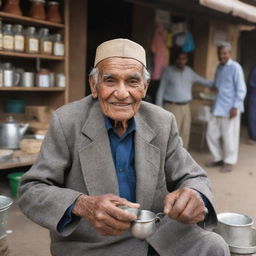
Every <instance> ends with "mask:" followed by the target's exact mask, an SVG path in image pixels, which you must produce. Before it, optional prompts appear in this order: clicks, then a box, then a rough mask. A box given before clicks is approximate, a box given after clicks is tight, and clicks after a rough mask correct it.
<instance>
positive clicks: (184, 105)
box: [156, 52, 213, 149]
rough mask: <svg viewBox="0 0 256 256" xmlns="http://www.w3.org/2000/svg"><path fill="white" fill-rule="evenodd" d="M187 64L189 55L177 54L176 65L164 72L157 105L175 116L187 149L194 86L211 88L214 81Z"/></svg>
mask: <svg viewBox="0 0 256 256" xmlns="http://www.w3.org/2000/svg"><path fill="white" fill-rule="evenodd" d="M187 62H188V55H187V53H184V52H180V53H178V54H177V56H176V62H175V65H173V66H169V67H167V68H166V69H165V70H164V73H163V75H162V78H161V82H160V86H159V89H158V92H157V96H156V104H157V105H159V106H161V107H164V109H166V110H167V111H170V112H172V113H173V114H174V116H175V118H176V121H177V125H178V130H179V133H180V136H181V138H182V140H183V147H184V148H186V149H187V148H188V145H189V137H190V127H191V113H190V105H189V102H190V101H191V100H192V86H193V84H194V83H198V84H202V85H205V86H209V87H210V86H212V85H213V82H212V81H209V80H207V79H204V78H203V77H201V76H199V75H198V74H197V73H195V72H194V71H193V70H192V68H190V67H189V66H187Z"/></svg>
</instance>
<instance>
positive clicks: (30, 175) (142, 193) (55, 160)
mask: <svg viewBox="0 0 256 256" xmlns="http://www.w3.org/2000/svg"><path fill="white" fill-rule="evenodd" d="M135 121H136V126H137V130H136V132H135V167H136V176H137V183H136V200H137V202H138V203H139V204H140V205H141V208H142V209H148V210H151V211H154V212H160V211H162V210H163V200H164V197H165V195H166V194H167V193H168V191H174V190H176V189H178V188H181V187H191V188H193V189H196V190H198V191H200V192H201V193H203V194H204V195H205V196H206V197H207V198H208V199H209V201H210V202H212V192H211V189H210V186H209V182H208V178H207V175H206V173H205V171H203V170H202V169H201V167H200V166H199V165H197V164H196V163H195V161H194V160H193V159H192V157H191V156H190V155H189V153H188V152H187V151H186V150H185V149H184V148H183V147H182V143H181V140H180V137H179V136H178V131H177V127H176V122H175V119H174V117H173V115H172V114H170V113H169V112H167V111H165V110H163V109H161V108H160V107H157V106H155V105H152V104H149V103H145V102H142V104H141V107H140V109H139V111H138V113H137V114H136V115H135ZM82 193H83V194H88V195H91V196H95V195H102V194H107V193H113V194H116V195H119V191H118V183H117V177H116V172H115V166H114V163H113V160H112V155H111V149H110V145H109V138H108V133H107V130H106V127H105V123H104V118H103V114H102V112H101V110H100V106H99V103H98V101H97V100H94V99H93V98H92V97H91V96H88V97H86V98H84V99H82V100H80V101H77V102H73V103H70V104H67V105H65V106H63V107H61V108H59V109H58V110H56V111H55V112H54V113H53V116H52V121H51V126H50V129H49V130H48V133H47V135H46V138H45V140H44V142H43V145H42V148H41V152H40V154H39V157H38V160H37V161H36V163H35V164H34V165H33V166H32V168H31V169H30V170H29V171H28V172H27V173H26V174H25V175H24V176H23V178H22V181H21V185H20V189H19V205H20V208H21V210H22V211H23V212H24V214H25V215H26V216H28V217H29V218H30V219H31V220H33V221H34V222H36V223H38V224H39V225H41V226H43V227H46V228H48V229H49V230H50V235H51V241H52V242H51V252H52V255H54V256H65V255H67V256H72V255H76V256H77V255H81V256H82V255H90V256H94V255H112V256H115V255H122V256H125V255H134V256H142V255H147V247H148V243H147V242H149V243H151V244H153V245H154V242H157V244H161V247H162V249H165V248H164V247H165V246H166V247H167V246H169V245H170V241H169V240H168V241H167V243H166V244H164V242H163V240H161V243H159V241H160V240H159V239H161V237H166V236H168V237H172V236H173V241H175V243H174V245H175V244H176V239H175V237H176V235H177V234H175V232H174V233H173V232H170V231H168V230H169V228H170V227H172V226H170V225H173V227H174V226H175V225H183V224H178V223H177V222H175V221H173V220H170V219H168V218H166V219H164V220H163V221H162V226H164V227H162V228H161V227H160V228H159V232H158V233H157V234H156V235H153V236H152V237H151V238H150V239H148V241H141V240H138V239H135V238H133V237H131V235H130V233H129V231H127V232H125V233H124V234H123V235H121V236H118V237H104V236H101V235H100V234H98V233H97V232H96V231H95V230H94V228H93V227H92V226H91V225H90V224H89V223H88V222H87V221H86V220H85V219H80V218H76V219H75V220H74V221H73V222H72V223H71V224H69V225H68V227H67V228H66V229H65V230H64V232H63V233H61V234H60V233H58V231H57V224H58V222H59V221H60V219H61V218H62V216H63V214H64V213H65V211H66V209H67V208H68V207H69V206H70V205H71V204H72V203H73V202H74V201H75V199H76V198H77V197H78V196H79V195H80V194H82ZM215 223H216V214H215V212H214V216H213V218H212V219H211V220H210V221H209V224H215ZM168 225H169V226H168ZM188 226H189V225H188ZM192 226H193V225H191V227H192ZM198 229H199V227H198ZM173 230H174V228H173ZM178 232H179V231H178ZM174 245H172V246H174Z"/></svg>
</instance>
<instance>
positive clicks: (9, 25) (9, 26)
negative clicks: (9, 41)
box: [4, 24, 12, 28]
mask: <svg viewBox="0 0 256 256" xmlns="http://www.w3.org/2000/svg"><path fill="white" fill-rule="evenodd" d="M4 27H5V28H12V24H5V25H4Z"/></svg>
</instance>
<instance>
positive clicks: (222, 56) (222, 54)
mask: <svg viewBox="0 0 256 256" xmlns="http://www.w3.org/2000/svg"><path fill="white" fill-rule="evenodd" d="M230 57H231V51H230V49H228V48H222V49H219V50H218V58H219V61H220V63H221V64H223V65H224V64H226V62H227V61H228V60H229V58H230Z"/></svg>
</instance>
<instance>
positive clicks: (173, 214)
mask: <svg viewBox="0 0 256 256" xmlns="http://www.w3.org/2000/svg"><path fill="white" fill-rule="evenodd" d="M189 200H190V193H186V192H182V193H181V194H180V196H179V197H178V198H177V200H176V201H175V204H174V206H173V207H172V209H171V211H170V212H169V214H168V215H169V217H170V218H172V219H177V218H178V216H179V215H180V214H181V213H182V212H183V211H184V210H185V208H186V207H187V204H188V202H189Z"/></svg>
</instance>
